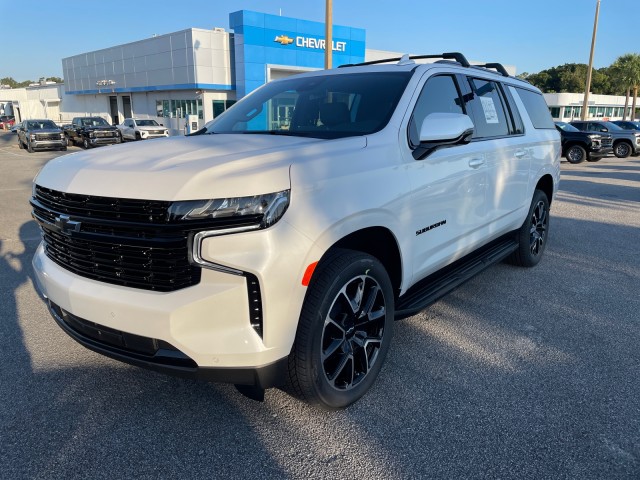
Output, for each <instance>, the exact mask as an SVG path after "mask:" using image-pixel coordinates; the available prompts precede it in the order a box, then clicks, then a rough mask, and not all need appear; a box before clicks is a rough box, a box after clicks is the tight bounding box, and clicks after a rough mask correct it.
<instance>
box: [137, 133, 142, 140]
mask: <svg viewBox="0 0 640 480" xmlns="http://www.w3.org/2000/svg"><path fill="white" fill-rule="evenodd" d="M136 140H142V137H141V136H140V133H139V132H136Z"/></svg>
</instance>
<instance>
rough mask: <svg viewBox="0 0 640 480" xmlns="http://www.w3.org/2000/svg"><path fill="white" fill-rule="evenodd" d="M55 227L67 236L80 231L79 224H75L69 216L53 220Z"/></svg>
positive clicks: (61, 216)
mask: <svg viewBox="0 0 640 480" xmlns="http://www.w3.org/2000/svg"><path fill="white" fill-rule="evenodd" d="M55 224H56V227H58V228H59V229H60V231H61V232H62V233H66V234H67V235H69V234H70V233H71V232H79V231H80V225H81V223H80V222H76V221H74V220H71V219H70V218H69V215H60V216H59V217H56V219H55Z"/></svg>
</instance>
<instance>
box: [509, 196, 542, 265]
mask: <svg viewBox="0 0 640 480" xmlns="http://www.w3.org/2000/svg"><path fill="white" fill-rule="evenodd" d="M548 237H549V199H548V198H547V195H546V194H545V193H544V192H543V191H542V190H536V191H535V192H534V194H533V199H532V201H531V207H529V213H528V215H527V219H526V220H525V221H524V223H523V224H522V227H520V229H519V230H518V231H517V233H516V239H517V241H518V248H517V249H516V251H515V252H513V253H512V254H511V256H510V257H509V258H508V261H509V263H512V264H514V265H518V266H521V267H533V266H535V265H537V264H538V262H539V261H540V259H541V258H542V254H543V252H544V249H545V247H546V246H547V240H548Z"/></svg>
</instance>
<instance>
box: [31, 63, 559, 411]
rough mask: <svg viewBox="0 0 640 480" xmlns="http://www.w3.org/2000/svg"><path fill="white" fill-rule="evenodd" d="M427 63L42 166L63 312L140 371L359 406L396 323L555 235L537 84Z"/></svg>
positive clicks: (244, 107) (37, 205)
mask: <svg viewBox="0 0 640 480" xmlns="http://www.w3.org/2000/svg"><path fill="white" fill-rule="evenodd" d="M433 57H438V58H445V59H449V60H440V61H436V62H435V63H429V64H416V63H414V61H413V60H412V59H411V58H408V57H403V58H402V59H393V60H394V61H395V62H396V63H394V64H389V63H388V62H387V63H386V64H376V65H372V64H361V65H349V66H346V67H345V68H339V69H336V70H330V71H318V72H312V73H306V74H303V75H299V76H295V77H290V78H287V79H283V80H278V81H274V82H270V83H269V84H267V85H265V86H263V87H261V88H260V89H258V90H257V91H255V92H254V93H252V94H251V95H249V96H247V97H245V98H244V99H242V100H241V101H240V102H238V103H237V104H236V105H235V106H233V107H232V108H231V109H229V110H228V111H227V112H226V113H224V114H223V115H221V116H220V117H218V118H217V119H216V120H214V121H213V122H212V123H211V124H210V125H209V126H208V127H207V128H206V129H203V130H201V131H200V132H199V134H197V135H192V136H189V137H179V138H178V137H176V138H171V139H169V140H167V141H165V142H162V144H154V143H153V142H152V143H146V144H136V145H129V146H116V147H114V148H109V149H105V150H102V149H100V150H96V151H87V152H80V153H77V154H73V155H68V156H66V157H64V158H60V159H58V160H56V161H55V162H50V163H48V164H47V165H46V166H45V167H44V168H43V169H42V171H41V172H40V173H39V174H38V176H37V177H36V179H35V181H34V182H35V184H34V195H33V198H32V200H31V204H32V206H33V217H34V218H35V219H36V221H37V222H38V223H39V225H40V226H41V229H42V234H43V241H42V244H41V245H40V247H39V248H38V250H37V253H36V255H35V258H34V260H33V265H34V268H35V272H36V278H37V282H38V284H39V288H40V291H41V292H42V294H43V296H44V297H45V298H46V301H47V304H48V306H49V309H50V311H51V313H52V315H53V317H54V318H55V320H56V321H57V322H58V324H59V325H60V326H61V327H62V328H63V329H64V330H65V331H66V332H67V333H68V334H69V335H71V336H72V337H73V338H74V339H76V340H77V341H78V342H80V343H81V344H83V345H85V346H86V347H88V348H90V349H92V350H94V351H97V352H100V353H102V354H104V355H107V356H110V357H113V358H116V359H118V360H122V361H125V362H129V363H132V364H135V365H139V366H143V367H148V368H152V369H155V370H160V371H165V372H170V373H174V374H179V375H186V376H191V377H198V378H205V379H210V380H215V381H224V382H232V383H235V384H236V385H239V386H240V387H239V388H240V389H241V391H242V390H244V392H245V393H248V394H251V395H253V396H254V397H257V396H259V395H260V394H261V393H263V389H264V388H268V387H273V386H279V385H282V384H285V383H286V384H288V387H289V389H290V391H292V392H293V393H294V394H296V395H298V396H299V397H301V398H303V399H305V400H306V401H309V402H312V403H315V404H317V405H320V406H322V407H324V408H329V409H333V408H341V407H345V406H347V405H349V404H351V403H353V402H354V401H356V400H357V399H358V398H360V397H361V396H362V395H363V394H364V393H365V392H366V391H367V390H368V389H369V387H370V386H371V385H372V383H373V382H374V380H375V378H376V376H377V375H378V372H379V371H380V368H381V367H382V364H383V361H384V358H385V355H386V353H387V351H388V349H389V345H390V342H391V336H392V330H393V322H394V319H397V318H402V317H406V316H409V315H412V314H414V313H416V312H418V311H420V310H421V309H424V308H425V307H426V306H428V305H429V304H430V303H432V302H434V301H435V300H436V299H437V298H439V297H441V296H442V295H444V294H445V293H447V292H448V291H450V290H452V289H453V288H455V287H457V286H458V285H460V284H461V283H462V282H463V281H465V280H466V279H468V278H470V277H471V276H472V275H474V274H475V273H477V272H478V271H480V270H482V269H483V268H484V267H486V266H488V265H490V264H491V263H493V262H496V261H499V260H502V259H505V258H509V259H510V260H511V261H512V262H513V263H516V264H519V265H523V266H533V265H535V264H536V263H537V262H538V261H539V260H540V257H541V256H542V253H543V251H544V248H545V245H546V243H547V240H548V233H549V232H548V228H549V208H550V205H551V202H552V199H553V197H554V194H555V192H556V190H557V188H558V182H559V171H560V168H559V166H560V163H559V162H560V160H559V158H560V137H559V134H558V132H557V131H556V129H555V127H554V124H553V121H552V119H551V116H550V114H549V111H548V109H547V106H546V104H545V102H544V100H543V97H542V95H541V94H540V92H539V91H538V90H537V89H536V88H535V87H533V86H531V85H530V84H528V83H526V82H524V81H521V80H518V79H516V78H513V77H510V76H508V74H507V72H506V71H505V70H504V68H502V66H501V65H499V64H487V65H485V66H484V68H483V67H474V66H471V65H469V63H468V62H467V61H466V59H465V58H464V56H462V55H461V54H458V53H452V54H444V55H437V56H422V57H420V58H433ZM398 60H400V61H398ZM376 63H378V62H376ZM491 69H496V70H497V71H498V72H497V73H496V72H494V71H492V70H491ZM282 112H290V114H287V115H282Z"/></svg>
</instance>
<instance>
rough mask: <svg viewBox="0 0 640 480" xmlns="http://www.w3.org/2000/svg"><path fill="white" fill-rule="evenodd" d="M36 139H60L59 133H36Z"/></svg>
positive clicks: (40, 140)
mask: <svg viewBox="0 0 640 480" xmlns="http://www.w3.org/2000/svg"><path fill="white" fill-rule="evenodd" d="M36 140H37V141H39V142H42V141H45V140H60V134H59V133H36Z"/></svg>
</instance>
